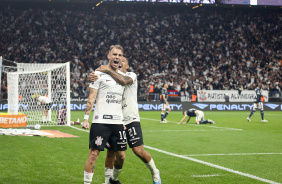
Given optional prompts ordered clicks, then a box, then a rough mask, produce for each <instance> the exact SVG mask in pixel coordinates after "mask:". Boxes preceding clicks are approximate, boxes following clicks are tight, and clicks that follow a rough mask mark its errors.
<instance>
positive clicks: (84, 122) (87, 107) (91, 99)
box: [82, 88, 98, 129]
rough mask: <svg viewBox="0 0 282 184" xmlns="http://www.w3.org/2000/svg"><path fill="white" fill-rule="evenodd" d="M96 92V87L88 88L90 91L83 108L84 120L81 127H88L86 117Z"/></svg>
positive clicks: (90, 109)
mask: <svg viewBox="0 0 282 184" xmlns="http://www.w3.org/2000/svg"><path fill="white" fill-rule="evenodd" d="M97 93H98V89H93V88H90V93H89V97H88V101H87V104H86V108H85V115H84V121H83V125H82V128H85V129H88V128H89V122H88V118H89V115H90V113H91V111H92V108H93V105H94V102H95V100H96V97H97Z"/></svg>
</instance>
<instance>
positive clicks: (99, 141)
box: [95, 136, 103, 146]
mask: <svg viewBox="0 0 282 184" xmlns="http://www.w3.org/2000/svg"><path fill="white" fill-rule="evenodd" d="M96 138H97V139H96V141H95V144H96V145H97V146H101V144H102V141H103V138H102V137H101V136H100V137H98V136H97V137H96Z"/></svg>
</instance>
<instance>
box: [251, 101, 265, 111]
mask: <svg viewBox="0 0 282 184" xmlns="http://www.w3.org/2000/svg"><path fill="white" fill-rule="evenodd" d="M256 109H258V110H261V111H263V103H262V102H259V103H258V105H257V103H254V106H253V110H254V111H255V110H256Z"/></svg>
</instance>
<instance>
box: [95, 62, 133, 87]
mask: <svg viewBox="0 0 282 184" xmlns="http://www.w3.org/2000/svg"><path fill="white" fill-rule="evenodd" d="M97 71H100V72H104V73H107V74H109V75H110V76H111V77H112V78H113V79H114V80H115V81H116V82H117V83H119V84H120V85H122V86H125V85H130V84H132V83H133V80H132V78H131V77H128V76H123V75H121V74H119V73H117V72H115V71H113V70H111V69H109V67H107V66H104V65H102V66H100V67H99V68H98V69H97Z"/></svg>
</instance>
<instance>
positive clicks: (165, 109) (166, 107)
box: [162, 103, 169, 111]
mask: <svg viewBox="0 0 282 184" xmlns="http://www.w3.org/2000/svg"><path fill="white" fill-rule="evenodd" d="M168 109H169V106H167V105H166V104H165V103H163V104H162V111H167V110H168Z"/></svg>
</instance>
